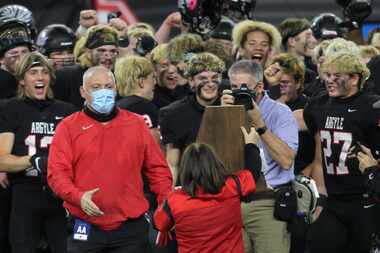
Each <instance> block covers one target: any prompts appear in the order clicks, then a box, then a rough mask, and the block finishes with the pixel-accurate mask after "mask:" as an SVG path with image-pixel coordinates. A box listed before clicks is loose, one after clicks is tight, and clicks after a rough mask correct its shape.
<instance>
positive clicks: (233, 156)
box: [197, 105, 249, 172]
mask: <svg viewBox="0 0 380 253" xmlns="http://www.w3.org/2000/svg"><path fill="white" fill-rule="evenodd" d="M247 118H248V117H247V115H246V112H245V110H244V106H242V105H229V106H207V107H206V109H205V112H204V114H203V119H202V123H201V126H200V129H199V132H198V137H197V142H202V143H207V144H209V145H210V146H212V147H213V148H214V149H215V151H216V153H217V154H218V156H219V157H220V159H221V160H222V161H223V164H224V165H225V166H226V168H227V169H228V171H230V172H234V171H236V170H240V169H242V168H244V138H243V133H242V132H241V129H240V126H245V127H246V129H247V131H249V128H248V127H247V126H249V124H248V121H247Z"/></svg>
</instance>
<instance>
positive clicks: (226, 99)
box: [220, 90, 235, 105]
mask: <svg viewBox="0 0 380 253" xmlns="http://www.w3.org/2000/svg"><path fill="white" fill-rule="evenodd" d="M234 103H235V97H234V96H232V90H223V93H222V97H221V98H220V104H221V105H233V104H234Z"/></svg>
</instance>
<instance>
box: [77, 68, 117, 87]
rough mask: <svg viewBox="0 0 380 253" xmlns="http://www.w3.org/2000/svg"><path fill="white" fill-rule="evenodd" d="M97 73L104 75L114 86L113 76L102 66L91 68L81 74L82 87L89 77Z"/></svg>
mask: <svg viewBox="0 0 380 253" xmlns="http://www.w3.org/2000/svg"><path fill="white" fill-rule="evenodd" d="M98 72H104V73H106V74H107V75H108V76H109V77H110V78H111V79H112V82H113V83H115V84H116V79H115V76H114V74H113V73H112V71H111V70H109V69H107V68H106V67H103V66H95V67H91V68H89V69H87V70H86V72H84V74H83V85H84V84H85V83H86V82H87V81H88V79H89V78H91V76H92V75H93V74H95V73H98Z"/></svg>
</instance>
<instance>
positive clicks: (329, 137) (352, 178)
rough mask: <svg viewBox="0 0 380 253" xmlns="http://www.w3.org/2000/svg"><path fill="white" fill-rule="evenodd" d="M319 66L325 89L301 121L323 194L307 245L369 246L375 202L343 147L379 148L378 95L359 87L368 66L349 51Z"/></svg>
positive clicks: (329, 248) (325, 248) (330, 248)
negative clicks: (310, 142) (312, 144)
mask: <svg viewBox="0 0 380 253" xmlns="http://www.w3.org/2000/svg"><path fill="white" fill-rule="evenodd" d="M322 71H323V73H324V74H323V76H324V78H325V84H326V90H327V94H326V95H324V96H321V97H316V98H314V99H312V100H311V101H310V102H309V103H308V104H307V105H306V107H305V109H304V120H305V123H306V126H307V128H308V129H309V131H311V132H312V133H313V134H314V136H315V140H316V155H315V160H314V162H313V166H314V167H313V176H314V178H315V179H316V181H317V184H318V190H319V192H320V194H321V195H322V196H324V197H323V198H320V199H321V200H324V201H321V202H320V204H319V207H318V209H317V215H316V218H317V219H316V221H315V222H314V223H313V225H312V226H311V230H310V239H311V240H310V249H311V252H313V253H314V252H326V253H328V252H363V253H364V252H369V247H370V234H371V233H372V229H373V228H372V225H373V218H372V217H371V213H372V211H371V209H372V208H373V207H374V204H373V203H372V202H371V200H370V199H369V198H368V195H367V194H366V189H365V186H364V180H365V178H364V175H363V174H362V173H361V172H360V170H359V163H358V161H357V159H352V158H349V157H348V153H349V149H350V148H351V147H353V146H356V145H357V143H358V142H360V143H362V144H364V145H365V146H367V147H370V149H371V150H374V151H376V152H377V151H378V150H380V147H379V141H378V140H379V138H380V126H379V120H380V110H379V109H377V107H376V106H374V104H375V103H376V101H378V100H379V99H380V98H379V97H377V96H374V95H369V94H366V93H363V92H362V91H361V90H362V89H363V86H364V84H365V81H366V79H367V78H368V76H369V70H368V68H367V67H366V66H365V65H364V64H363V63H362V62H361V61H360V57H359V56H358V55H356V54H354V53H349V52H340V53H339V52H338V53H331V54H329V55H327V56H326V60H325V61H324V63H323V64H322ZM327 195H328V196H327Z"/></svg>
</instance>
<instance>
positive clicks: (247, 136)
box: [240, 126, 260, 145]
mask: <svg viewBox="0 0 380 253" xmlns="http://www.w3.org/2000/svg"><path fill="white" fill-rule="evenodd" d="M240 129H241V131H242V132H243V136H244V142H245V144H248V143H253V144H255V145H257V144H258V143H259V140H260V136H259V134H258V133H257V132H256V129H255V128H254V127H251V129H250V131H249V133H248V132H247V130H245V127H243V126H241V127H240Z"/></svg>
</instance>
